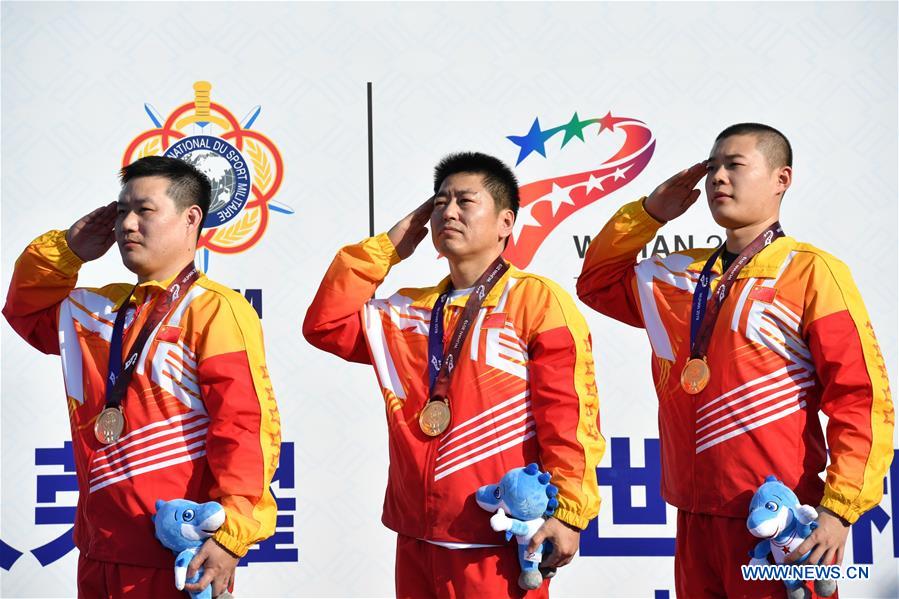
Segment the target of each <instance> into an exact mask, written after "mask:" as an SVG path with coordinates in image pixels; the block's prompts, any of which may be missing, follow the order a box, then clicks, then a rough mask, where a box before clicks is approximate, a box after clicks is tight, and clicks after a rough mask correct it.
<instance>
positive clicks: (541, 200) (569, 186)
mask: <svg viewBox="0 0 899 599" xmlns="http://www.w3.org/2000/svg"><path fill="white" fill-rule="evenodd" d="M618 132H623V133H624V135H623V136H617V138H616V141H620V145H617V144H616V145H615V147H614V149H613V151H612V152H611V156H609V157H608V158H603V157H602V156H595V157H593V158H592V159H591V160H590V165H589V166H587V167H586V168H584V165H581V166H582V168H578V169H576V170H575V172H571V169H565V170H566V171H567V172H564V173H560V174H556V175H554V176H552V177H549V178H546V179H541V180H539V181H534V182H531V183H526V184H523V185H522V186H521V187H520V194H521V205H520V207H519V210H518V217H517V218H516V219H515V228H514V229H513V231H512V239H511V240H510V242H509V245H508V246H507V247H506V251H505V253H504V254H503V255H504V256H505V257H506V259H507V260H509V261H510V262H512V263H513V264H514V265H515V266H517V267H518V268H527V266H528V264H530V262H531V260H532V259H533V257H534V254H536V253H537V250H538V249H539V247H540V245H541V244H542V243H543V241H544V240H545V239H546V238H547V236H548V235H549V234H550V233H551V232H552V230H553V229H555V228H556V227H557V226H558V225H559V224H561V223H562V221H564V220H566V219H567V218H568V217H569V216H571V215H572V214H574V213H575V212H577V211H578V210H580V209H581V208H584V207H586V206H588V205H590V204H593V203H594V202H597V201H598V200H600V199H602V198H604V197H606V196H607V195H609V194H611V193H612V192H614V191H617V190H618V189H620V188H622V187H623V186H625V185H627V184H628V183H630V182H631V181H633V180H634V179H635V178H636V177H637V175H639V174H640V172H641V171H642V170H643V169H644V168H645V167H646V165H647V164H648V163H649V159H650V158H651V157H652V153H653V150H654V149H655V139H653V135H652V132H651V131H650V130H649V127H647V126H646V124H645V123H644V122H643V121H640V120H637V119H634V118H630V117H623V116H612V113H611V112H608V113H607V114H606V116H604V117H594V118H585V119H581V118H580V117H578V114H577V113H576V112H575V113H574V116H573V117H572V118H571V120H570V121H568V122H567V123H563V124H560V125H558V126H553V127H547V128H543V127H541V125H540V120H539V118H535V119H534V122H533V124H532V125H531V128H530V130H529V131H528V132H527V133H525V134H524V135H509V136H507V137H506V139H508V140H509V141H510V142H512V143H513V144H514V145H515V146H517V148H518V159H517V161H516V165H515V166H516V168H518V167H519V166H520V165H521V163H522V162H524V161H525V159H526V158H528V156H530V155H532V154H535V153H536V154H539V155H540V156H542V157H543V158H544V159H547V150H549V151H550V152H551V153H552V154H558V153H562V152H564V151H565V150H566V149H572V148H573V147H575V146H576V145H578V144H589V141H588V140H591V138H595V137H598V136H610V135H613V134H615V133H618ZM585 133H586V134H587V135H588V137H587V138H585V137H584V135H585ZM557 136H560V137H561V142H558V141H557V142H556V143H554V144H548V143H547V142H549V141H550V140H552V139H553V138H554V137H557ZM575 138H577V139H578V140H579V142H576V143H574V144H571V145H569V144H570V142H572V141H573V140H574V139H575Z"/></svg>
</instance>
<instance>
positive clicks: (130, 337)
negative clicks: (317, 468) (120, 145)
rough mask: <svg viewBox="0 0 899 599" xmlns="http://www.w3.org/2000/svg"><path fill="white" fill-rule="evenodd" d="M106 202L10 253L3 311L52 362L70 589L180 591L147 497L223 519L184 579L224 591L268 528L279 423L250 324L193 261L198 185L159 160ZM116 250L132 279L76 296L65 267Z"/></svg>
mask: <svg viewBox="0 0 899 599" xmlns="http://www.w3.org/2000/svg"><path fill="white" fill-rule="evenodd" d="M121 180H122V191H121V193H120V195H119V198H118V201H117V202H112V203H110V204H108V205H106V206H101V207H100V208H97V209H96V210H94V211H93V212H91V213H90V214H88V215H86V216H84V217H83V218H81V219H79V220H78V222H76V223H75V224H74V225H72V226H71V227H70V228H69V229H67V230H59V231H50V232H48V233H45V234H44V235H41V236H40V237H38V238H37V239H35V240H34V241H33V242H32V243H31V244H30V245H29V246H28V247H27V248H26V249H25V251H24V253H23V254H22V255H21V256H20V257H19V259H18V261H17V262H16V267H15V272H14V274H13V277H12V282H11V283H10V288H9V293H8V294H7V299H6V306H5V307H4V309H3V314H4V316H5V317H6V319H7V321H8V322H9V324H10V325H11V326H12V327H13V328H14V329H15V330H16V332H17V333H19V335H21V336H22V338H24V339H25V340H26V341H27V342H28V343H30V344H31V345H33V346H34V347H35V348H37V349H39V350H40V351H42V352H44V353H48V354H59V355H60V356H61V358H62V367H63V376H64V379H65V387H66V396H67V406H68V411H69V417H70V420H71V426H72V444H73V447H74V451H75V465H76V472H77V475H78V488H79V500H78V509H77V512H76V520H75V544H76V545H77V547H78V549H79V551H80V557H79V560H78V596H79V597H84V598H91V599H93V598H96V597H110V598H117V597H185V596H186V595H185V593H182V592H179V591H177V590H176V589H175V585H174V577H173V565H174V556H173V555H172V552H171V551H170V550H168V549H166V548H165V547H163V546H162V544H161V543H160V542H159V541H157V540H156V538H155V537H154V529H153V523H152V521H151V516H152V515H153V512H154V511H155V508H154V505H155V501H156V500H157V499H164V500H169V499H175V498H185V499H190V500H193V501H197V502H205V501H210V500H215V501H218V502H219V503H221V504H222V506H223V507H224V508H225V513H226V517H225V523H224V524H223V525H222V527H221V528H220V529H219V530H218V531H217V532H215V534H214V535H212V537H211V538H209V539H208V540H206V541H205V543H204V544H203V546H202V547H201V548H200V550H199V552H198V553H197V555H196V556H195V558H194V560H193V561H192V562H191V564H190V568H189V572H188V575H189V576H192V575H193V574H194V573H195V571H196V570H197V569H198V568H199V567H200V566H203V567H204V568H205V572H204V575H203V577H202V578H201V579H200V580H199V581H198V582H197V583H195V584H193V585H188V586H187V587H186V588H187V589H188V590H197V591H199V590H202V589H204V588H206V587H207V586H208V585H210V584H212V594H213V596H218V595H220V594H221V593H223V592H224V591H225V589H226V588H229V587H231V586H232V583H233V580H234V570H235V567H236V566H237V562H238V560H239V559H240V557H241V556H243V555H245V554H246V553H247V550H248V549H249V547H250V546H251V545H253V544H254V543H256V542H258V541H261V540H263V539H265V538H267V537H269V536H271V535H272V533H273V532H274V530H275V519H276V517H277V506H276V505H275V501H274V498H273V497H272V495H271V493H270V491H269V483H270V482H271V479H272V476H273V475H274V473H275V469H276V468H277V465H278V456H279V453H280V441H281V436H280V421H279V418H278V410H277V406H276V404H275V397H274V393H273V391H272V387H271V382H270V380H269V377H268V371H267V369H266V366H265V354H264V350H263V343H262V329H261V326H260V322H259V318H258V317H257V315H256V313H255V311H254V310H253V309H252V307H251V306H250V305H249V304H248V303H247V301H246V300H245V299H244V298H243V297H242V296H241V295H240V294H238V293H235V292H234V291H232V290H231V289H229V288H228V287H225V286H223V285H219V284H218V283H215V282H213V281H211V280H209V279H208V278H207V277H206V276H205V275H204V274H203V273H201V272H199V271H198V270H197V269H196V268H195V266H194V254H195V253H196V247H197V240H198V238H199V234H200V230H201V228H202V226H203V221H204V219H205V217H206V212H207V210H208V209H209V201H210V195H211V190H210V184H209V181H208V179H206V177H205V176H204V175H203V174H202V173H200V172H199V171H198V170H196V169H195V168H194V167H193V166H191V165H189V164H187V163H185V162H182V161H180V160H177V159H174V158H165V157H161V156H152V157H146V158H142V159H140V160H138V161H136V162H134V163H132V164H130V165H128V166H126V167H124V168H123V169H122V171H121ZM115 243H117V244H118V247H119V252H120V254H121V257H122V262H123V263H124V265H125V266H126V267H127V268H128V270H130V271H131V272H133V273H134V274H135V275H136V276H137V282H136V284H134V283H129V284H124V283H118V284H112V285H106V286H105V287H101V288H76V282H77V279H78V270H79V268H80V267H81V265H82V264H84V263H85V262H88V261H91V260H96V259H97V258H100V257H101V256H103V255H104V254H105V253H106V252H107V250H109V248H110V247H112V245H113V244H115Z"/></svg>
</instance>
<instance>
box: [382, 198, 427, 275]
mask: <svg viewBox="0 0 899 599" xmlns="http://www.w3.org/2000/svg"><path fill="white" fill-rule="evenodd" d="M433 210H434V196H431V197H430V198H428V199H427V200H426V201H425V203H424V204H422V205H421V206H419V207H418V208H416V209H415V210H413V211H412V212H410V213H409V214H407V215H406V216H405V217H404V218H403V219H402V220H400V222H398V223H396V224H395V225H393V227H391V228H390V230H389V231H387V237H389V238H390V242H391V243H393V246H394V247H395V248H396V253H397V254H399V256H400V259H401V260H405V259H406V258H408V257H409V256H411V255H412V252H414V251H415V248H417V247H418V244H419V243H421V240H422V239H424V238H425V237H427V235H428V227H427V226H426V225H427V224H428V220H430V218H431V212H433Z"/></svg>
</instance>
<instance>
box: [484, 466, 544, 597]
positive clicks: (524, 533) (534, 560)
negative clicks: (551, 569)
mask: <svg viewBox="0 0 899 599" xmlns="http://www.w3.org/2000/svg"><path fill="white" fill-rule="evenodd" d="M549 479H550V475H549V473H547V472H540V468H539V467H538V466H537V464H528V465H527V467H526V468H513V469H512V470H509V471H508V472H507V473H506V474H505V476H503V478H502V479H501V480H500V481H499V484H496V485H485V486H483V487H481V488H480V489H478V491H477V494H476V495H475V498H476V499H477V501H478V505H479V506H481V507H482V508H484V509H485V510H487V511H488V512H495V513H494V515H493V516H492V517H491V518H490V526H491V527H492V528H493V530H495V531H497V532H502V531H505V533H506V540H507V541H508V540H509V539H511V538H512V535H515V540H516V541H518V563H519V565H520V566H521V574H520V575H519V577H518V586H520V587H521V588H522V589H524V590H533V589H536V588H538V587H539V586H540V585H541V584H542V583H543V574H542V573H541V572H540V569H539V566H540V560H541V559H543V552H544V551H549V550H550V547H549V543H543V544H541V546H540V549H538V550H537V552H536V553H528V552H527V547H528V544H529V543H530V542H531V537H533V536H534V534H535V533H536V532H537V531H538V530H539V529H540V527H541V526H543V523H544V522H545V521H546V518H548V517H550V516H552V515H553V512H554V511H555V510H556V507H558V505H559V501H558V500H557V499H556V495H557V494H558V492H559V490H558V489H557V488H556V487H554V486H553V485H551V484H549ZM547 577H549V576H547Z"/></svg>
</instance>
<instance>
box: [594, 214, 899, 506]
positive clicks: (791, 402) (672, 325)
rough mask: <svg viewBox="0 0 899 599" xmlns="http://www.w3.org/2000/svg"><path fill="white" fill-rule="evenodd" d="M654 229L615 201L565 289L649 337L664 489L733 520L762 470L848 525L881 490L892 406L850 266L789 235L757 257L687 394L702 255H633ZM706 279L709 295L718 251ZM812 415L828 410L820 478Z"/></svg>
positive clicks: (678, 500)
mask: <svg viewBox="0 0 899 599" xmlns="http://www.w3.org/2000/svg"><path fill="white" fill-rule="evenodd" d="M661 226H662V225H661V224H660V223H659V222H658V221H656V220H655V219H653V218H652V217H651V216H649V214H647V212H646V211H645V210H644V208H643V203H642V200H640V201H636V202H633V203H630V204H627V205H625V206H624V207H623V208H621V209H620V210H619V211H618V212H617V213H616V214H615V216H613V217H612V219H611V220H610V221H609V222H608V223H607V224H606V226H605V227H604V228H603V230H602V231H601V232H600V233H599V235H598V236H597V237H596V238H595V239H594V240H593V241H592V243H591V244H590V247H589V249H588V250H587V255H586V257H585V260H584V268H583V272H582V273H581V276H580V278H579V280H578V285H577V290H578V296H579V297H580V298H581V299H582V300H583V301H584V302H585V303H586V304H587V305H589V306H591V307H592V308H594V309H596V310H598V311H600V312H602V313H603V314H606V315H607V316H611V317H612V318H615V319H617V320H620V321H622V322H624V323H627V324H630V325H632V326H636V327H642V328H645V329H646V332H647V334H648V336H649V341H650V344H651V345H652V374H653V378H654V381H655V387H656V392H657V394H658V398H659V432H660V436H661V442H662V495H663V497H664V498H665V500H666V501H667V502H668V503H670V504H672V505H674V506H676V507H678V508H680V509H682V510H686V511H689V512H696V513H705V514H713V515H720V516H729V517H739V518H745V517H746V513H747V512H746V510H747V509H748V505H749V501H750V498H751V496H752V494H753V492H754V491H755V490H756V488H757V487H758V486H759V485H760V484H761V483H762V482H763V480H764V477H765V476H766V475H769V474H774V475H776V476H777V477H778V478H780V479H781V480H782V481H783V482H784V484H786V485H787V486H788V487H792V488H793V489H795V491H796V494H797V495H798V496H799V499H800V500H801V501H802V502H803V503H808V504H812V505H816V504H819V503H820V504H821V505H822V506H824V507H826V508H827V509H829V510H831V511H833V512H834V513H836V514H837V515H839V516H841V517H842V518H844V519H846V520H847V521H849V522H855V520H857V519H858V517H859V516H860V515H861V514H863V513H864V512H865V511H866V510H869V509H870V508H872V507H873V506H875V505H877V503H878V502H879V501H880V499H881V495H882V493H883V477H884V475H885V474H886V471H887V468H888V467H889V464H890V460H891V456H892V453H893V451H892V438H893V404H892V400H891V398H890V390H889V383H888V380H887V371H886V366H885V364H884V361H883V356H882V355H881V353H880V349H879V348H878V345H877V341H876V339H875V338H874V330H873V328H872V326H871V322H870V320H869V318H868V314H867V312H866V311H865V307H864V305H863V304H862V299H861V296H860V295H859V293H858V290H857V289H856V287H855V284H854V283H853V282H852V278H851V276H850V274H849V269H848V268H847V267H846V265H845V264H843V263H842V262H840V261H839V260H837V259H836V258H834V257H833V256H831V255H829V254H827V253H825V252H822V251H821V250H819V249H817V248H815V247H813V246H811V245H808V244H805V243H800V242H798V241H796V240H795V239H793V238H791V237H782V238H780V239H777V240H775V241H774V242H773V243H772V244H771V245H769V246H768V247H766V248H765V249H763V250H762V251H761V252H759V253H758V254H757V255H756V256H755V257H754V258H753V259H752V260H751V261H750V262H749V263H748V264H747V265H746V266H745V267H744V268H743V270H742V271H741V272H740V275H739V278H738V279H737V281H736V282H735V284H734V287H733V288H732V289H731V291H730V293H729V295H728V297H727V300H726V301H725V303H724V305H723V306H722V307H721V312H720V315H719V317H718V320H717V322H716V324H715V328H714V330H713V333H712V337H711V342H710V344H709V348H708V363H709V367H710V369H711V373H712V375H711V380H710V382H709V384H708V386H707V387H706V388H705V390H703V391H702V392H701V393H699V394H697V395H693V396H691V395H688V394H687V393H685V392H684V391H683V390H682V388H681V385H680V375H681V370H682V369H683V367H684V364H685V362H686V361H687V360H688V359H689V357H690V348H689V345H690V320H689V317H690V310H691V302H692V299H693V291H694V289H695V288H696V282H697V279H698V278H699V274H700V272H701V270H702V267H703V266H704V265H705V262H706V260H707V259H708V257H709V256H710V255H711V253H712V252H713V251H714V250H713V249H696V250H687V251H683V252H678V253H674V254H670V255H668V256H667V257H665V258H661V257H658V256H653V257H651V258H649V259H646V260H643V261H641V262H639V263H638V262H637V254H638V253H639V252H640V250H641V249H642V248H643V247H644V246H645V245H646V244H647V243H648V242H649V241H650V240H652V239H653V237H654V236H655V234H656V232H657V231H658V229H659V228H660V227H661ZM713 274H714V276H715V277H716V279H715V281H714V283H713V286H712V289H711V292H712V293H714V290H715V289H716V288H717V283H718V280H719V279H720V274H721V260H720V259H719V260H718V262H717V263H716V265H715V268H714V271H713ZM819 410H822V411H823V412H824V413H825V414H826V415H827V416H828V417H829V422H828V425H827V448H829V449H830V465H829V466H827V480H826V483H825V482H822V481H821V479H820V478H819V473H820V472H823V471H824V469H825V465H826V464H827V455H826V451H825V442H824V435H823V434H822V430H821V425H820V422H819V419H818V411H819ZM822 494H823V498H822Z"/></svg>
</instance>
